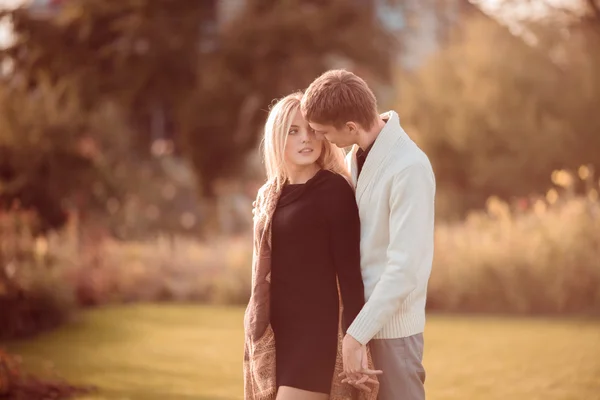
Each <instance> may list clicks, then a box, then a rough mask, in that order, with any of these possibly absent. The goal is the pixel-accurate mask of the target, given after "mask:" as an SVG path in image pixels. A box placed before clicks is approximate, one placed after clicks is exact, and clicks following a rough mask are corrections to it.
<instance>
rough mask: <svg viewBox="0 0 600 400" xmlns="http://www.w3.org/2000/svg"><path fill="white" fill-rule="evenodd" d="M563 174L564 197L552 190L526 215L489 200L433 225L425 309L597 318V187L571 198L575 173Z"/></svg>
mask: <svg viewBox="0 0 600 400" xmlns="http://www.w3.org/2000/svg"><path fill="white" fill-rule="evenodd" d="M580 172H581V175H584V176H585V177H586V180H589V181H591V179H592V178H591V176H588V175H589V174H586V173H583V172H585V168H584V169H583V170H580ZM560 174H562V176H563V177H565V178H566V179H563V181H564V182H557V183H560V184H563V185H564V186H565V187H564V192H565V193H564V194H563V196H562V197H561V196H559V195H558V191H557V189H551V190H550V191H549V192H548V194H547V196H546V197H545V198H540V199H538V200H536V201H535V202H532V204H531V207H527V208H526V209H524V210H523V209H521V210H519V209H515V208H513V207H510V206H509V205H508V204H506V203H504V202H502V201H500V200H498V199H497V198H491V199H490V200H489V201H488V207H487V210H486V211H485V212H478V213H473V214H471V215H470V217H469V218H468V219H467V220H466V221H465V222H462V223H457V224H442V225H439V226H438V228H437V230H436V253H435V261H434V267H433V272H432V277H431V280H430V286H429V302H428V305H429V308H430V309H432V310H441V311H452V312H455V311H458V312H501V313H504V312H506V313H522V314H532V313H586V314H588V313H593V314H600V202H598V190H597V187H596V188H594V187H591V185H590V188H589V191H588V195H587V196H575V195H573V194H569V193H572V191H571V187H572V185H573V184H574V183H575V178H574V175H573V174H569V173H567V172H566V171H561V172H560V173H559V175H560ZM556 176H557V175H556V174H555V177H556ZM556 180H557V179H555V181H556Z"/></svg>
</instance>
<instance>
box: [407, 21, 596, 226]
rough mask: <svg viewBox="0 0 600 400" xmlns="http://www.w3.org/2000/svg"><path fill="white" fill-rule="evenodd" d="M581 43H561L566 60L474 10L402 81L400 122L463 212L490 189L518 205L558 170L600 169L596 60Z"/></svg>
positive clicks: (490, 192) (443, 189)
mask: <svg viewBox="0 0 600 400" xmlns="http://www.w3.org/2000/svg"><path fill="white" fill-rule="evenodd" d="M539 35H540V38H548V37H549V35H550V33H548V30H540V31H539ZM544 35H545V36H544ZM580 40H581V38H580V39H575V38H571V39H570V40H566V39H565V40H561V42H560V44H561V47H560V48H561V49H562V50H563V52H564V53H565V57H564V60H565V63H564V64H561V63H558V62H556V61H555V60H553V59H552V57H551V54H550V52H549V51H550V48H549V47H547V46H543V45H542V44H540V45H539V46H532V45H530V44H527V43H526V42H525V41H524V39H523V38H522V37H517V36H514V35H512V34H511V33H510V32H509V31H508V29H507V28H505V27H504V26H501V25H499V24H498V23H497V22H495V21H494V20H492V19H490V18H488V17H486V16H484V15H483V14H481V13H480V12H478V11H476V12H473V13H471V15H470V16H468V17H466V19H465V21H464V23H462V24H461V26H460V28H459V29H458V30H457V31H456V32H455V34H454V35H453V37H452V39H451V40H450V42H449V44H448V46H447V47H445V48H444V49H442V50H440V51H439V52H438V53H437V54H435V55H434V56H433V57H432V58H431V59H430V60H429V62H428V63H427V64H426V65H425V66H424V67H423V68H422V69H421V70H419V71H418V72H417V73H416V74H414V75H412V76H411V75H404V76H402V77H401V79H400V84H399V85H400V86H399V87H400V90H401V92H400V95H401V97H400V100H399V106H398V108H399V110H400V111H401V113H402V115H403V118H404V124H405V125H406V127H407V129H408V130H409V131H410V132H411V133H413V134H414V135H415V136H416V137H417V140H418V142H419V143H420V144H421V146H422V147H423V148H424V150H425V151H426V152H427V153H428V154H429V155H430V157H431V159H432V162H433V164H434V168H435V170H436V175H437V178H438V183H439V188H440V194H441V195H442V196H444V195H445V196H449V197H450V198H454V203H453V206H452V207H450V208H452V209H454V210H453V211H457V212H458V215H459V216H460V215H464V213H465V212H466V211H467V210H469V209H472V208H479V207H483V205H484V204H485V201H486V199H487V198H488V197H489V196H492V195H495V196H499V197H500V198H501V199H504V200H507V201H512V199H513V198H515V197H521V196H528V195H531V194H534V193H539V192H541V191H544V190H545V187H546V186H547V184H548V181H547V177H548V176H549V175H550V173H551V172H552V171H553V170H555V169H560V168H576V167H577V166H578V165H579V164H580V163H582V162H584V163H586V164H588V163H589V164H592V165H593V166H595V167H596V168H598V167H600V159H599V158H598V154H600V152H599V150H598V149H600V135H598V134H597V132H598V129H599V128H600V118H599V117H598V115H597V113H595V112H594V111H593V110H592V108H593V107H594V106H593V105H594V104H597V102H598V101H600V84H599V83H600V79H599V77H600V74H598V71H599V70H600V59H598V56H597V54H598V52H592V51H590V52H588V53H581V52H580V51H579V50H580V49H581V48H582V46H583V43H581V42H580V43H579V44H578V41H580ZM586 40H587V39H586ZM590 40H591V39H590ZM540 41H541V39H540ZM586 43H587V42H586ZM589 43H591V42H589ZM597 45H598V44H597V43H596V45H595V46H597ZM584 47H585V46H584ZM595 48H599V47H595ZM584 54H586V55H584Z"/></svg>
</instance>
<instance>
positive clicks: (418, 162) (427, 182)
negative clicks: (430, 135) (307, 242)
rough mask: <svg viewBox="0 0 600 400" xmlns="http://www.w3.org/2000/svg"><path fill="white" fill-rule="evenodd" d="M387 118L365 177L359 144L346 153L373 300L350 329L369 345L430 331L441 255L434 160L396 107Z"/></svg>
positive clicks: (363, 263)
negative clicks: (435, 263)
mask: <svg viewBox="0 0 600 400" xmlns="http://www.w3.org/2000/svg"><path fill="white" fill-rule="evenodd" d="M384 119H387V122H386V125H385V127H384V128H383V130H382V131H381V133H380V134H379V135H378V137H377V139H376V140H375V143H374V144H373V147H372V148H371V150H370V152H369V155H368V156H367V159H366V161H365V164H364V166H363V169H362V172H361V174H360V177H359V179H358V182H357V180H356V176H357V164H356V151H357V150H358V146H354V148H353V149H352V151H351V152H350V153H349V154H348V157H347V159H346V161H347V163H348V166H349V168H350V171H351V172H352V178H353V180H354V182H355V184H356V200H357V202H358V207H359V212H360V222H361V241H360V251H361V269H362V276H363V281H364V287H365V299H366V304H365V306H364V307H363V309H362V310H361V312H360V313H359V314H358V316H357V317H356V319H355V320H354V322H353V323H352V325H351V326H350V328H349V329H348V334H350V335H351V336H353V337H354V338H355V339H356V340H358V341H359V342H361V343H362V344H366V343H367V342H369V341H370V340H371V339H392V338H400V337H407V336H411V335H414V334H417V333H422V332H423V331H424V329H425V301H426V292H427V283H428V280H429V275H430V272H431V263H432V260H433V229H434V198H435V176H434V173H433V170H432V168H431V164H430V162H429V159H428V158H427V156H426V155H425V153H423V151H421V149H419V147H417V145H416V144H415V143H414V142H413V141H412V140H411V139H410V138H409V137H408V135H407V134H406V132H404V130H403V129H402V127H401V126H400V121H399V118H398V114H396V113H395V112H393V111H390V112H388V113H387V116H384Z"/></svg>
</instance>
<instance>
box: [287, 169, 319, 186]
mask: <svg viewBox="0 0 600 400" xmlns="http://www.w3.org/2000/svg"><path fill="white" fill-rule="evenodd" d="M320 169H321V167H319V166H318V165H317V164H310V165H302V166H298V165H297V166H294V167H292V168H288V181H289V183H290V184H292V185H297V184H302V183H306V182H308V180H309V179H310V178H312V177H313V176H315V174H316V173H317V172H319V170H320Z"/></svg>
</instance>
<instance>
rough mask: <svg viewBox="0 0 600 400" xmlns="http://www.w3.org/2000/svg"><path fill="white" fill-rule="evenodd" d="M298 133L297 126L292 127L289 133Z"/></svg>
mask: <svg viewBox="0 0 600 400" xmlns="http://www.w3.org/2000/svg"><path fill="white" fill-rule="evenodd" d="M297 133H298V129H296V128H292V129H290V131H289V132H288V135H295V134H297Z"/></svg>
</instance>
